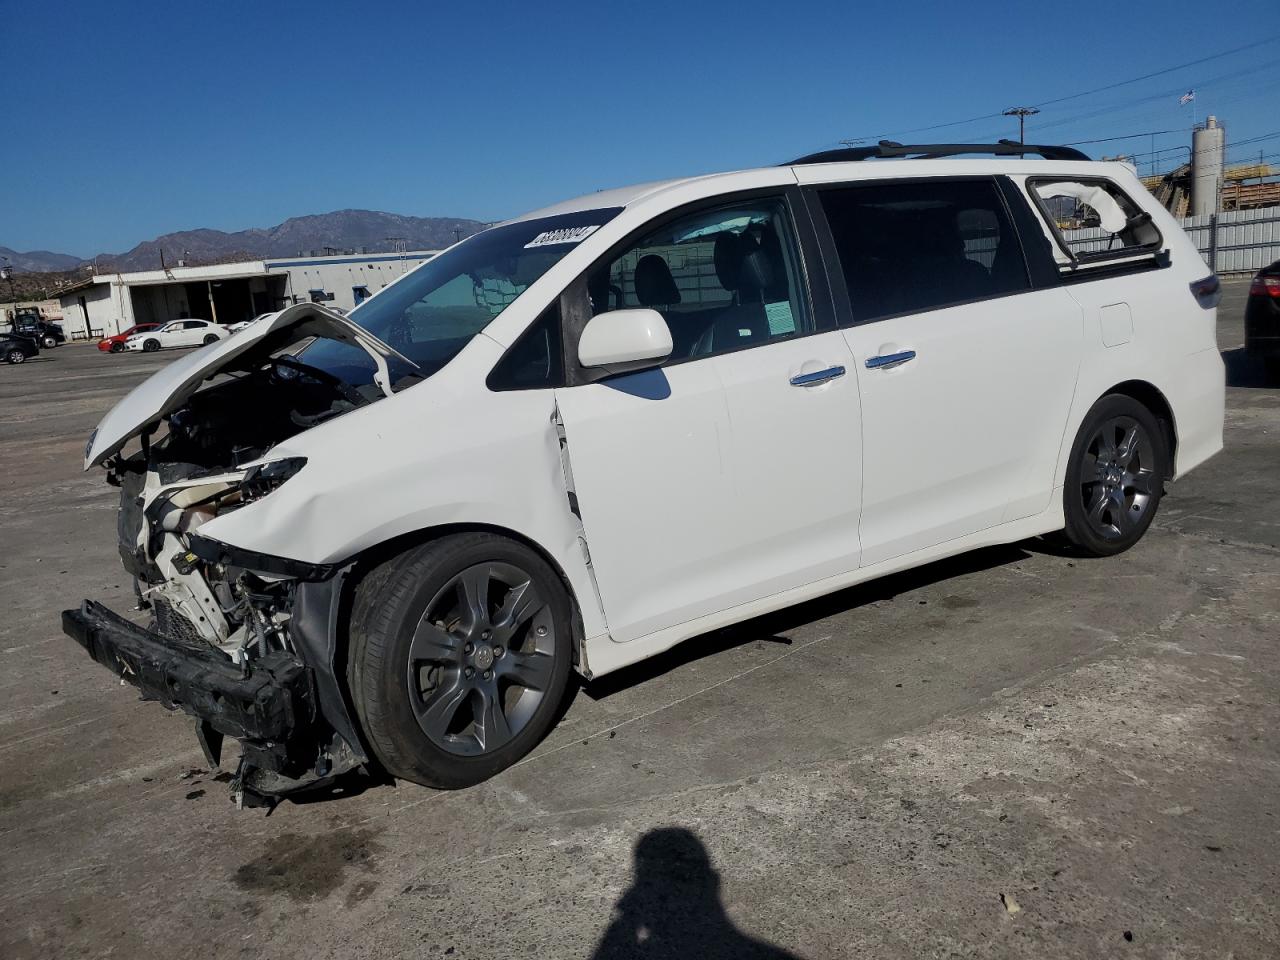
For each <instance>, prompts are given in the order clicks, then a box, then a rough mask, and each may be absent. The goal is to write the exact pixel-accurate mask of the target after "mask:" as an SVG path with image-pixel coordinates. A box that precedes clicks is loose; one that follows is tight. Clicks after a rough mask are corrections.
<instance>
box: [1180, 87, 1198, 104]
mask: <svg viewBox="0 0 1280 960" xmlns="http://www.w3.org/2000/svg"><path fill="white" fill-rule="evenodd" d="M1195 98H1196V92H1195V91H1194V90H1188V91H1187V92H1186V93H1184V94H1183V95H1182V96H1180V97H1179V98H1178V106H1180V107H1185V106H1186V105H1187V104H1188V103H1190V102H1191V101H1192V100H1194V99H1195Z"/></svg>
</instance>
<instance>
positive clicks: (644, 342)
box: [578, 310, 672, 373]
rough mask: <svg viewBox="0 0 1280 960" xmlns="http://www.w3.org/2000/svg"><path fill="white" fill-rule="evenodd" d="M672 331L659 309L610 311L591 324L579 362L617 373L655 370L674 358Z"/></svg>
mask: <svg viewBox="0 0 1280 960" xmlns="http://www.w3.org/2000/svg"><path fill="white" fill-rule="evenodd" d="M671 347H672V343H671V330H670V328H668V327H667V321H666V320H664V319H662V314H660V313H659V312H658V311H657V310H610V311H609V312H607V313H601V314H599V315H597V316H594V317H592V318H591V319H590V320H588V321H587V325H586V327H584V328H583V330H582V337H581V338H580V339H579V340H578V362H579V363H580V364H582V365H583V366H584V367H605V368H607V369H608V370H609V371H610V372H613V373H624V372H627V371H631V370H643V369H645V368H646V367H655V366H657V365H658V364H659V363H660V362H661V361H663V360H665V359H666V358H667V357H669V356H671Z"/></svg>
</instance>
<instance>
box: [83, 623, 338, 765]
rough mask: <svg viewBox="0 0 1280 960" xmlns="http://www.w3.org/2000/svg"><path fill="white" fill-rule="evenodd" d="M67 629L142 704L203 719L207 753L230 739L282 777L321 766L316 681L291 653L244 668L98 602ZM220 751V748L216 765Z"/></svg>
mask: <svg viewBox="0 0 1280 960" xmlns="http://www.w3.org/2000/svg"><path fill="white" fill-rule="evenodd" d="M62 628H63V630H64V631H65V632H66V633H67V634H68V635H69V636H70V637H72V638H73V639H74V640H76V642H78V643H79V644H80V645H81V646H82V647H84V648H85V650H87V651H88V653H89V656H91V657H92V658H93V659H94V660H95V661H97V662H98V663H100V664H102V665H103V666H104V667H106V668H107V669H108V670H110V671H111V672H113V673H115V674H116V675H117V676H119V677H121V678H122V679H123V680H125V681H127V682H129V683H131V684H133V685H134V686H135V687H137V688H138V689H139V690H140V691H141V692H142V695H143V699H147V700H158V701H160V702H161V703H162V704H164V705H165V706H166V707H168V708H169V709H171V710H173V709H181V710H183V711H184V712H186V713H188V714H190V715H191V716H193V717H195V718H196V719H197V720H199V721H200V722H201V725H200V728H199V729H200V733H201V737H200V739H201V742H202V744H203V745H204V746H205V750H206V753H209V752H210V741H211V740H214V741H216V743H217V744H220V743H221V737H222V736H229V737H234V738H236V739H237V740H240V741H241V743H242V749H243V753H242V756H243V757H244V758H245V760H246V761H249V762H251V763H252V765H253V766H255V767H258V768H262V769H266V770H270V771H273V772H275V773H278V774H281V775H282V776H286V777H294V776H298V775H299V774H301V773H305V772H306V771H307V770H308V769H309V768H311V767H312V766H313V765H314V764H315V762H316V757H317V753H318V744H319V741H320V740H321V739H324V738H325V736H324V734H322V733H321V732H320V730H319V729H318V725H317V706H316V701H317V697H316V689H315V679H314V674H313V672H312V670H311V669H310V668H309V667H307V666H306V665H305V664H303V663H302V662H301V661H299V660H297V659H295V658H293V657H291V656H289V655H288V654H286V653H272V654H270V655H268V656H266V657H263V658H261V659H259V660H255V661H253V662H251V663H249V664H246V665H243V666H241V665H239V664H236V663H233V662H232V661H231V659H230V658H229V657H227V656H226V655H224V654H223V653H222V652H221V651H219V650H216V649H215V648H213V647H211V646H208V645H204V644H194V643H184V642H182V641H179V640H177V639H174V638H171V637H166V636H162V635H160V634H158V633H155V632H153V631H150V630H147V629H145V628H143V627H140V626H138V625H137V624H135V623H131V622H130V621H128V620H126V619H125V618H124V617H122V616H120V615H119V614H117V613H114V612H113V611H111V610H108V609H107V608H106V607H104V606H103V605H102V604H100V603H96V602H94V601H92V600H85V601H84V602H83V603H82V604H81V606H80V608H79V609H78V610H66V611H63V614H62ZM217 752H218V750H217V747H216V746H215V747H214V749H213V751H212V753H213V755H212V756H211V757H210V760H211V762H214V763H216V762H217Z"/></svg>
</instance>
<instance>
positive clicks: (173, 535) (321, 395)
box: [108, 355, 382, 663]
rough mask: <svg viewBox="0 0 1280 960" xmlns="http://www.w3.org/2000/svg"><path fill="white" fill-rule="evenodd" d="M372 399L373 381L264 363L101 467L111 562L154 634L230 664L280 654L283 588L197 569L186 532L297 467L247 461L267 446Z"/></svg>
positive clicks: (211, 390) (200, 395)
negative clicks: (113, 508) (128, 577)
mask: <svg viewBox="0 0 1280 960" xmlns="http://www.w3.org/2000/svg"><path fill="white" fill-rule="evenodd" d="M381 395H382V394H381V391H380V389H379V388H378V387H377V386H375V385H374V384H372V383H366V384H364V385H362V386H358V387H357V386H351V385H349V384H347V383H346V382H344V381H342V380H340V379H338V378H337V377H335V376H333V375H332V374H329V373H326V372H324V371H321V370H316V369H314V368H310V367H308V366H307V365H306V364H305V363H304V362H302V361H300V360H298V359H296V358H295V357H293V356H291V355H283V356H275V357H271V358H269V359H267V360H266V361H264V362H263V363H261V364H260V365H257V366H256V368H255V369H251V370H250V371H248V372H245V373H242V374H240V375H232V376H230V377H226V378H223V379H222V380H221V381H220V382H215V383H213V384H212V385H210V386H209V387H207V388H206V389H204V390H201V391H199V392H197V393H196V394H194V395H193V396H192V397H191V398H190V399H189V400H188V401H187V402H186V403H185V404H184V405H183V406H181V407H179V408H178V409H177V410H175V411H173V412H172V413H170V414H169V415H168V416H167V417H165V418H164V419H165V426H167V432H166V433H165V435H164V436H163V437H162V438H161V439H159V440H158V441H155V442H151V441H150V438H149V437H147V436H146V435H145V434H144V438H145V439H144V442H143V444H142V450H141V451H139V452H137V453H135V454H134V455H133V456H132V457H128V458H123V457H118V458H116V459H115V460H113V461H111V462H110V463H109V464H108V467H109V470H110V474H109V480H111V481H112V482H115V483H118V484H119V486H120V490H121V498H120V514H119V518H120V520H119V534H120V547H121V556H122V559H123V560H124V564H125V568H126V569H127V570H128V571H129V572H130V573H131V574H132V575H133V576H134V577H135V578H136V583H137V586H138V596H139V600H140V601H141V602H142V603H143V604H145V605H149V607H150V609H151V610H152V611H154V616H155V620H156V628H157V630H158V631H159V632H161V633H163V634H165V635H168V636H173V637H176V638H180V639H185V640H190V641H204V642H207V643H210V644H212V645H214V646H216V647H218V648H219V649H221V650H222V651H223V652H224V653H226V654H227V655H228V656H230V657H231V658H232V659H233V660H234V661H235V662H237V663H239V662H244V661H246V660H248V659H251V658H253V657H255V656H261V655H262V654H264V653H266V652H268V651H270V650H273V649H284V650H288V649H289V646H288V631H287V629H286V626H285V625H286V623H287V620H288V614H287V613H286V612H284V611H285V610H287V609H288V605H289V604H288V600H289V597H288V593H289V584H290V581H288V580H287V579H285V578H279V579H274V580H269V579H265V578H264V577H263V576H261V575H259V574H256V573H251V572H249V571H245V570H236V569H234V568H226V567H223V566H221V565H219V564H207V563H205V562H203V561H201V560H200V559H199V558H198V557H196V556H195V555H194V554H192V553H191V552H190V549H189V546H190V544H189V541H188V535H190V534H192V533H194V532H195V531H197V530H198V529H199V528H200V526H201V525H202V524H204V523H206V522H208V521H209V520H212V519H213V518H214V517H215V516H218V515H220V514H224V513H228V512H230V511H233V510H238V509H241V508H242V507H244V506H246V505H247V504H250V503H252V502H254V501H255V500H258V499H260V498H262V497H264V496H266V495H267V494H268V493H270V492H271V491H272V490H274V489H276V488H277V487H278V486H280V485H281V484H282V483H284V482H285V481H286V480H288V479H289V477H291V476H293V475H294V474H295V473H297V471H298V470H300V469H301V468H302V467H303V466H304V465H305V460H302V459H301V458H290V459H286V460H281V461H275V462H268V463H265V464H262V463H258V464H255V463H254V462H255V461H259V460H261V458H262V457H264V456H265V455H266V454H267V453H268V451H269V450H270V449H271V448H272V447H273V446H275V445H276V444H278V443H280V442H281V441H282V440H286V439H288V438H289V437H291V436H293V435H295V434H297V433H300V432H302V431H303V430H307V429H310V428H311V427H313V426H316V425H318V424H320V423H323V422H324V421H325V420H328V419H331V418H333V417H336V416H340V415H341V414H343V413H346V412H348V411H350V410H354V409H356V408H357V407H359V406H363V405H366V404H368V403H372V402H375V401H376V400H377V399H379V398H380V397H381Z"/></svg>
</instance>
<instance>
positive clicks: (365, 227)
mask: <svg viewBox="0 0 1280 960" xmlns="http://www.w3.org/2000/svg"><path fill="white" fill-rule="evenodd" d="M484 226H485V224H483V223H481V222H480V221H478V220H467V219H463V218H460V217H410V216H405V215H403V214H398V213H383V212H381V211H378V210H336V211H334V212H333V213H320V214H312V215H310V216H304V217H290V218H289V219H288V220H286V221H285V222H284V223H280V224H277V225H276V226H274V227H267V228H265V229H263V228H258V227H254V228H251V229H248V230H239V231H236V232H235V233H227V232H225V231H222V230H210V229H205V228H202V229H196V230H181V231H178V232H176V233H166V234H164V235H163V236H159V237H156V238H155V239H154V240H146V241H143V242H142V243H140V244H138V245H137V246H136V247H134V248H133V249H132V250H129V251H127V252H125V253H119V254H110V253H104V254H100V255H99V256H97V257H95V258H94V260H95V261H96V263H97V265H98V269H99V272H103V271H130V270H155V269H158V268H159V267H160V265H161V259H160V258H161V253H162V252H163V255H164V263H165V264H166V265H168V266H174V265H175V264H176V263H177V262H178V261H179V260H186V261H187V262H188V263H193V264H194V263H218V262H224V263H225V262H227V261H230V260H235V259H246V260H252V259H257V258H260V257H292V256H298V255H302V256H310V255H317V256H320V255H323V254H325V253H326V252H342V251H347V250H352V251H360V252H365V253H384V252H394V251H396V250H439V249H442V248H444V247H447V246H448V245H450V244H452V243H454V242H456V241H457V240H459V239H461V238H463V237H469V236H471V234H473V233H475V232H477V231H478V230H482V229H483V228H484ZM0 256H4V257H8V258H9V260H10V262H11V263H12V265H13V268H14V270H15V271H21V272H28V271H35V272H48V271H61V270H74V269H75V268H76V267H78V266H79V265H80V264H82V263H86V262H87V261H85V260H82V259H80V258H79V257H73V256H69V255H67V254H63V253H51V252H50V251H48V250H32V251H29V252H27V253H20V252H19V251H17V250H10V249H9V248H8V247H0Z"/></svg>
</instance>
